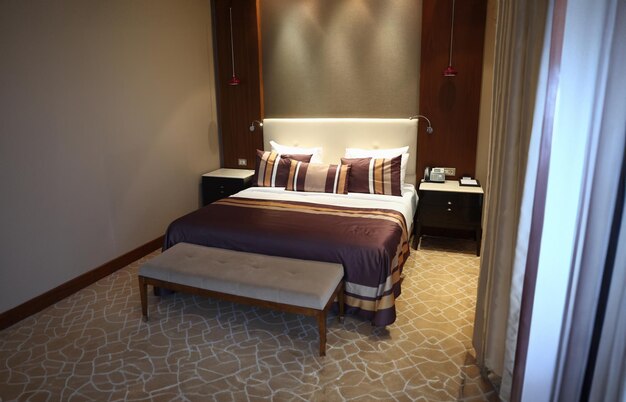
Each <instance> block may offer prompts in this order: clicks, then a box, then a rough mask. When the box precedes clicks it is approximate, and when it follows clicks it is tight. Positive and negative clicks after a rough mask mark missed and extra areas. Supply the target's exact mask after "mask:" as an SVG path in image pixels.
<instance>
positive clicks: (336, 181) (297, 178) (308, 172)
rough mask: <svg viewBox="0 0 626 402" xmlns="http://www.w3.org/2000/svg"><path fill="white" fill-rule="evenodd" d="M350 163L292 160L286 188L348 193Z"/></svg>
mask: <svg viewBox="0 0 626 402" xmlns="http://www.w3.org/2000/svg"><path fill="white" fill-rule="evenodd" d="M349 176H350V165H325V164H322V163H306V162H298V161H295V160H292V161H291V166H290V168H289V178H288V179H287V187H286V190H290V191H316V192H320V193H333V194H348V177H349Z"/></svg>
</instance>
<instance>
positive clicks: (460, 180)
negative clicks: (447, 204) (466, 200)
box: [459, 177, 479, 186]
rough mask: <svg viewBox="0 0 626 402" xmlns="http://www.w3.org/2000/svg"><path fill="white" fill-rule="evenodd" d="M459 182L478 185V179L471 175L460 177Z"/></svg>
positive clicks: (464, 184) (465, 184) (463, 184)
mask: <svg viewBox="0 0 626 402" xmlns="http://www.w3.org/2000/svg"><path fill="white" fill-rule="evenodd" d="M459 182H460V184H461V185H462V186H478V185H479V184H478V180H476V179H472V178H471V177H462V178H461V179H459Z"/></svg>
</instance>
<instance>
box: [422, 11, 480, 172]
mask: <svg viewBox="0 0 626 402" xmlns="http://www.w3.org/2000/svg"><path fill="white" fill-rule="evenodd" d="M486 10H487V1H486V0H463V1H457V2H456V6H455V20H454V43H453V48H452V49H453V53H452V65H453V66H454V67H455V68H456V69H457V70H458V72H459V73H458V75H457V76H456V77H444V76H443V74H442V72H443V70H444V68H445V67H447V65H448V56H449V48H450V20H451V13H452V0H450V1H445V0H424V1H423V9H422V43H421V65H420V103H419V104H420V113H421V114H424V115H426V116H427V117H428V118H429V119H430V120H431V122H432V125H433V128H434V129H435V131H434V133H433V134H426V132H425V127H426V125H425V122H423V121H420V122H419V137H418V153H417V171H418V172H420V171H423V170H424V167H426V166H431V167H433V166H440V167H454V168H456V173H457V177H460V176H461V175H465V174H469V175H471V176H475V166H476V144H477V138H478V118H479V106H480V89H481V77H482V69H483V43H484V34H485V17H486V13H487V11H486ZM455 178H456V177H455Z"/></svg>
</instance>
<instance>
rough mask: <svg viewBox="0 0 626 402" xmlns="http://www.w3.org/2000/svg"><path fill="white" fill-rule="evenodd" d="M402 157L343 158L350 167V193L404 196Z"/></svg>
mask: <svg viewBox="0 0 626 402" xmlns="http://www.w3.org/2000/svg"><path fill="white" fill-rule="evenodd" d="M401 162H402V155H398V156H396V157H394V158H341V163H342V164H344V165H350V166H352V168H351V169H350V180H349V181H348V191H349V192H351V193H368V194H383V195H396V196H401V195H402V187H401V185H400V171H401V169H400V167H401Z"/></svg>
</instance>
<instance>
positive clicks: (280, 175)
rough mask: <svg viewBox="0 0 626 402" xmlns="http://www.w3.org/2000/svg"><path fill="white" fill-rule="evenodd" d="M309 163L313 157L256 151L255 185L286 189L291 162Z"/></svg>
mask: <svg viewBox="0 0 626 402" xmlns="http://www.w3.org/2000/svg"><path fill="white" fill-rule="evenodd" d="M292 159H294V160H298V161H303V162H308V161H310V160H311V155H281V154H279V153H277V152H274V151H266V152H264V151H261V150H258V149H257V150H256V171H255V178H254V181H253V183H254V184H256V185H257V186H259V187H285V185H286V184H287V177H288V176H289V166H291V160H292Z"/></svg>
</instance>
